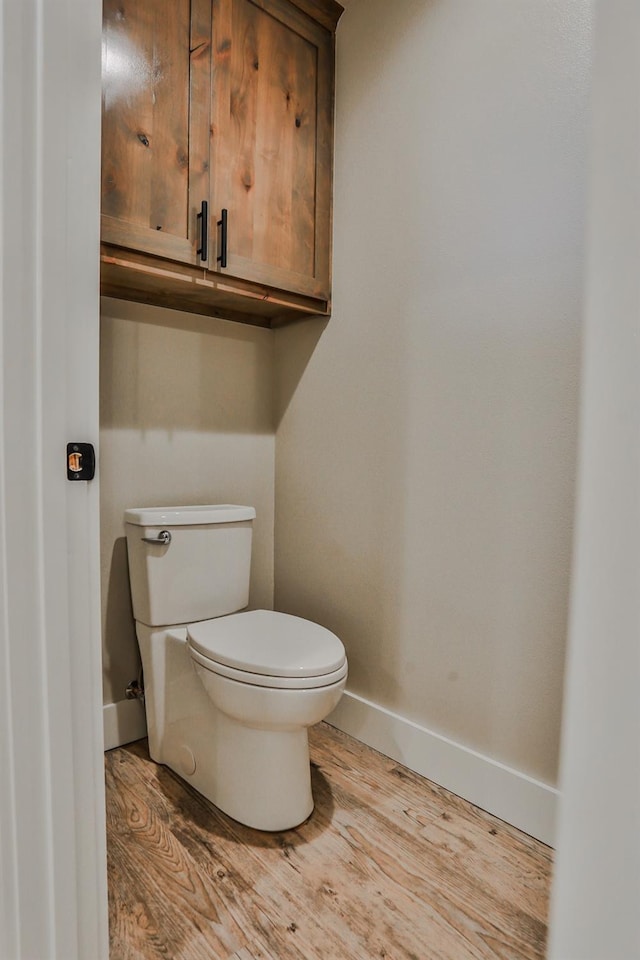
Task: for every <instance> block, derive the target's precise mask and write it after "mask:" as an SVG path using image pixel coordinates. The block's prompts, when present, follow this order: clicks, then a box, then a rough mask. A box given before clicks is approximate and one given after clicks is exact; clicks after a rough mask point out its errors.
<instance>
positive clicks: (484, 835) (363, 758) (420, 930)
mask: <svg viewBox="0 0 640 960" xmlns="http://www.w3.org/2000/svg"><path fill="white" fill-rule="evenodd" d="M310 742H311V758H312V777H313V790H314V796H315V800H316V808H315V811H314V813H313V814H312V816H311V817H310V819H309V820H308V821H307V822H306V823H304V824H303V825H302V826H301V827H298V828H297V829H296V830H290V831H287V832H286V833H279V834H269V833H261V832H259V831H256V830H251V829H249V828H248V827H243V826H241V825H240V824H238V823H236V822H235V821H233V820H230V819H229V818H228V817H226V816H225V815H224V814H222V813H220V812H219V811H218V810H216V808H215V807H213V806H212V805H211V804H210V803H208V801H206V800H205V799H204V798H203V797H201V796H200V795H199V794H197V793H196V792H195V791H194V790H192V789H191V788H190V787H189V786H188V785H187V784H185V783H184V782H183V781H182V780H180V779H179V778H178V777H176V776H175V775H174V774H173V773H172V772H171V771H170V770H168V769H167V768H165V767H161V766H157V765H156V764H154V763H153V762H151V761H150V760H149V756H148V753H147V748H146V742H145V741H139V742H138V743H135V744H130V745H129V746H127V747H121V748H119V749H117V750H112V751H110V752H109V753H108V754H107V755H106V776H107V822H108V851H109V913H110V934H111V960H143V958H144V960H158V958H163V960H167V958H170V960H370V958H386V960H432V958H434V960H436V958H437V960H467V958H469V960H484V958H501V960H507V958H509V960H519V958H527V960H529V958H536V957H543V956H544V949H545V939H546V922H547V901H548V889H549V878H550V873H551V851H550V850H549V848H548V847H545V846H544V845H543V844H541V843H539V842H537V841H536V840H533V839H531V837H528V836H526V835H525V834H522V833H520V832H519V831H518V830H515V829H514V828H513V827H510V826H507V825H506V824H504V823H503V822H502V821H500V820H496V819H495V818H493V817H491V816H489V815H488V814H486V813H484V812H482V811H480V810H478V809H477V808H476V807H473V806H472V805H471V804H469V803H466V802H465V801H463V800H460V799H459V798H458V797H455V796H453V795H452V794H450V793H448V792H447V791H446V790H443V789H442V788H440V787H438V786H435V785H434V784H432V783H430V782H429V781H428V780H425V779H424V778H422V777H420V776H418V775H417V774H415V773H413V772H411V771H410V770H407V769H406V768H405V767H401V766H399V765H398V764H397V763H395V762H394V761H392V760H389V759H388V758H387V757H384V756H382V755H381V754H379V753H376V752H375V751H374V750H371V749H370V748H369V747H366V746H364V745H363V744H361V743H359V742H358V741H357V740H353V739H352V738H351V737H348V736H346V735H345V734H343V733H341V732H339V731H337V730H335V729H334V728H333V727H330V726H328V725H327V724H320V725H319V726H317V727H315V728H313V729H312V730H311V731H310Z"/></svg>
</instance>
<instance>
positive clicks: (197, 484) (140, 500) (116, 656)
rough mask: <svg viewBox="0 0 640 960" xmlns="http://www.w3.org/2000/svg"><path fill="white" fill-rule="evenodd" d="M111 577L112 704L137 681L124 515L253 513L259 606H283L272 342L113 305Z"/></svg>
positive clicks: (106, 471)
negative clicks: (277, 602)
mask: <svg viewBox="0 0 640 960" xmlns="http://www.w3.org/2000/svg"><path fill="white" fill-rule="evenodd" d="M102 308H103V309H102V323H101V374H100V400H101V408H100V415H101V432H100V491H101V544H102V545H101V569H102V608H103V648H104V651H103V656H104V700H105V703H111V702H115V701H118V700H122V699H123V698H124V689H125V687H126V685H127V683H128V682H129V681H130V680H131V679H132V678H133V677H135V676H136V674H137V670H138V650H137V643H136V639H135V628H134V623H133V618H132V614H131V597H130V592H129V583H128V569H127V560H126V544H125V540H124V526H123V520H122V514H123V511H124V510H125V509H126V508H127V507H132V506H144V505H150V506H153V505H160V504H170V503H216V502H217V503H225V502H232V503H234V502H235V503H248V504H252V505H254V506H255V508H256V511H257V519H256V522H255V528H254V551H253V567H252V578H251V597H250V602H251V605H252V606H254V607H260V606H264V607H271V606H272V605H273V509H274V489H273V487H274V444H275V439H274V429H273V401H272V393H273V334H272V333H271V331H269V330H262V329H259V328H257V327H248V326H245V325H242V324H238V323H229V322H226V321H222V320H211V319H207V318H203V317H196V316H191V315H188V314H179V313H176V312H175V311H170V310H160V309H157V308H154V307H149V306H146V305H138V304H131V303H124V302H121V301H117V300H103V302H102Z"/></svg>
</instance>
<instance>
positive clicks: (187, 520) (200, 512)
mask: <svg viewBox="0 0 640 960" xmlns="http://www.w3.org/2000/svg"><path fill="white" fill-rule="evenodd" d="M255 516H256V511H255V510H254V508H253V507H242V506H239V505H238V504H235V503H210V504H200V505H198V506H192V507H132V508H131V509H130V510H125V512H124V519H125V522H126V523H136V524H138V526H141V527H183V526H187V525H189V524H197V523H237V522H238V521H239V520H255Z"/></svg>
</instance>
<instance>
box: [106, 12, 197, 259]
mask: <svg viewBox="0 0 640 960" xmlns="http://www.w3.org/2000/svg"><path fill="white" fill-rule="evenodd" d="M103 9H104V20H103V68H102V69H103V103H102V117H103V120H102V240H103V241H104V242H105V243H112V244H115V245H117V246H120V247H127V248H129V249H133V250H140V251H143V252H145V253H151V254H154V255H156V256H161V257H165V258H169V259H172V260H177V261H181V262H184V263H199V262H200V257H199V255H198V254H197V252H196V248H197V247H198V246H199V245H200V221H199V220H197V219H196V218H197V214H198V212H199V211H200V204H201V201H202V200H208V198H209V190H210V184H209V124H210V90H209V86H210V69H211V5H210V2H209V0H191V2H190V0H104V8H103Z"/></svg>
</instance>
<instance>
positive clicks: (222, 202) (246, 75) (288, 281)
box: [210, 0, 333, 299]
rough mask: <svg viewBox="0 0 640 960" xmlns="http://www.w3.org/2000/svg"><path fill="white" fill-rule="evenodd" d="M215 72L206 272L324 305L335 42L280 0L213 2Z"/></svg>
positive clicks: (327, 281) (327, 284) (327, 278)
mask: <svg viewBox="0 0 640 960" xmlns="http://www.w3.org/2000/svg"><path fill="white" fill-rule="evenodd" d="M212 66H213V72H212V77H213V80H212V118H213V124H212V153H211V156H212V164H211V166H212V170H211V175H212V220H213V219H214V218H215V219H219V218H220V215H221V210H222V209H226V210H227V211H228V221H227V222H228V229H227V266H226V269H223V268H221V266H220V264H219V263H218V264H217V263H216V262H215V260H214V256H215V254H212V256H211V257H210V267H211V269H214V270H218V271H220V272H222V273H227V274H230V275H232V276H234V277H240V278H243V279H246V280H252V281H255V282H257V283H263V284H268V285H270V286H273V287H277V288H279V289H281V290H287V291H292V292H294V293H299V294H306V295H308V296H312V297H318V298H324V299H328V297H329V289H330V262H331V260H330V248H331V161H332V123H333V37H332V35H331V34H330V33H329V31H327V30H325V29H324V28H323V27H321V26H319V25H318V24H316V23H315V22H314V21H312V20H311V19H309V18H308V17H306V16H305V15H304V14H303V13H301V12H300V11H299V10H298V9H297V8H295V7H293V6H291V5H290V4H288V3H287V0H213V65H212ZM213 226H214V227H215V223H214V224H213ZM215 232H216V240H217V255H218V256H220V254H221V249H220V247H221V236H220V234H221V230H220V227H218V229H217V230H216V231H215Z"/></svg>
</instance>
